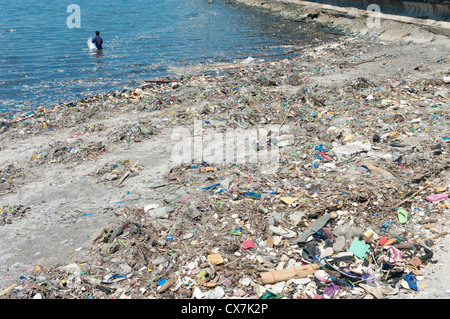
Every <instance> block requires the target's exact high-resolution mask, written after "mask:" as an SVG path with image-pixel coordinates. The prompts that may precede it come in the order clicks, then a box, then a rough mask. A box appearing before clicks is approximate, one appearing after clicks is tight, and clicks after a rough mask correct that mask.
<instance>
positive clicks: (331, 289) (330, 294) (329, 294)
mask: <svg viewBox="0 0 450 319" xmlns="http://www.w3.org/2000/svg"><path fill="white" fill-rule="evenodd" d="M339 289H340V288H339V286H338V285H336V284H334V283H332V284H329V285H328V286H326V287H325V291H324V292H323V295H322V299H333V298H334V296H335V295H336V293H337V292H338V291H339Z"/></svg>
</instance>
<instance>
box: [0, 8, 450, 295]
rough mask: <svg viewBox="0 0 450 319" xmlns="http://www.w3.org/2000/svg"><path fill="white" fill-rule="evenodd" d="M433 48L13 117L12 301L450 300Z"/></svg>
mask: <svg viewBox="0 0 450 319" xmlns="http://www.w3.org/2000/svg"><path fill="white" fill-rule="evenodd" d="M309 18H310V17H309ZM305 19H306V17H305ZM311 23H319V22H317V21H311ZM341 28H342V26H341ZM419 29H420V27H419ZM344 30H345V29H344ZM397 30H398V29H397ZM427 34H428V35H429V36H430V37H429V38H428V40H427V41H425V40H424V41H419V40H418V39H417V38H416V39H413V36H412V35H411V39H406V40H405V39H404V38H403V39H392V38H388V37H386V38H383V37H382V36H380V35H376V34H375V35H374V34H371V33H361V32H359V33H358V32H356V31H355V30H346V31H345V33H344V34H343V35H338V36H336V39H335V41H333V42H331V43H330V42H327V43H323V44H317V45H314V46H305V47H299V48H295V49H294V50H296V51H297V53H298V54H296V56H295V57H293V58H289V59H287V58H284V57H280V59H277V60H275V61H270V62H267V61H264V60H263V59H258V58H253V57H248V59H245V60H243V61H240V62H239V63H229V64H213V65H201V66H192V67H191V68H186V69H179V70H174V72H173V73H174V74H173V76H172V77H170V78H163V79H162V78H161V79H149V80H148V81H145V82H143V83H142V85H140V86H136V87H133V88H125V89H123V90H119V91H115V92H110V93H106V94H102V95H98V96H93V97H90V98H86V99H83V100H80V101H73V102H67V103H66V104H63V105H60V106H58V107H54V108H45V107H42V108H40V109H38V110H36V111H34V112H28V113H24V114H13V115H11V116H9V117H7V116H5V117H3V118H2V119H1V122H0V124H1V126H0V140H1V144H0V157H1V161H0V252H1V255H0V265H1V270H0V276H1V279H0V298H2V299H32V298H36V299H144V298H148V299H230V298H239V299H404V298H407V299H411V298H430V299H431V298H433V299H436V298H448V296H449V289H450V282H449V279H448V275H447V274H448V269H449V262H450V260H449V254H448V249H449V236H448V227H449V218H448V217H449V216H448V204H449V201H448V193H449V187H450V180H449V153H448V150H449V139H450V131H449V82H450V69H449V59H450V56H449V52H450V51H449V42H448V38H447V36H446V35H445V34H442V33H441V34H437V33H433V32H431V31H427ZM421 39H425V37H421ZM269 128H270V130H269ZM269 132H270V133H271V134H268V133H269ZM227 133H231V136H232V137H233V138H234V140H233V142H232V143H231V144H230V145H231V146H230V147H229V148H226V147H225V146H223V145H224V144H222V142H223V138H224V137H225V136H226V134H227ZM253 133H255V134H257V139H253V138H252V137H253V136H254V135H253ZM198 142H199V143H198ZM194 145H195V146H194ZM199 145H200V146H199ZM226 145H227V146H228V144H226ZM243 145H246V147H247V148H245V147H244V148H240V147H241V146H243ZM191 146H192V147H191ZM211 149H213V151H214V152H215V153H214V152H212V151H211ZM224 149H227V150H228V151H229V152H231V153H232V154H234V157H233V156H232V157H227V158H231V159H232V160H228V161H225V160H223V161H221V162H219V161H217V160H216V159H217V158H221V157H220V156H218V154H224V153H225V152H224ZM180 150H185V151H186V150H190V151H192V153H189V154H191V155H192V156H191V157H189V158H192V160H189V161H184V162H182V163H180V162H179V160H180V157H177V155H180V152H179V151H180ZM240 150H246V151H244V152H241V151H240ZM269 150H274V154H275V155H276V156H277V161H276V163H275V162H269V166H268V165H267V163H263V162H262V161H259V160H254V158H253V157H252V156H250V155H255V154H256V156H257V155H258V154H263V153H264V152H266V153H264V154H267V152H268V151H269ZM211 152H212V153H214V156H211V154H212V153H211ZM228 154H229V153H228ZM182 155H183V154H182ZM184 155H186V152H185V153H184ZM183 158H184V159H185V158H186V157H183ZM255 158H259V157H255ZM233 159H234V160H233Z"/></svg>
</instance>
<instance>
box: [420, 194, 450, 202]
mask: <svg viewBox="0 0 450 319" xmlns="http://www.w3.org/2000/svg"><path fill="white" fill-rule="evenodd" d="M425 199H426V200H427V201H429V202H438V201H440V200H443V199H448V195H447V194H446V193H442V194H432V195H429V196H427V197H425Z"/></svg>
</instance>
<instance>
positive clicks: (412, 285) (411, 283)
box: [405, 274, 417, 290]
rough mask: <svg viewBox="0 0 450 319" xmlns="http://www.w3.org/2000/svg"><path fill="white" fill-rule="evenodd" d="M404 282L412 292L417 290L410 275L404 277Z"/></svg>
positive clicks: (414, 279) (414, 281)
mask: <svg viewBox="0 0 450 319" xmlns="http://www.w3.org/2000/svg"><path fill="white" fill-rule="evenodd" d="M405 280H406V282H407V283H408V285H409V288H411V289H412V290H417V279H416V277H414V276H412V275H408V274H407V275H405Z"/></svg>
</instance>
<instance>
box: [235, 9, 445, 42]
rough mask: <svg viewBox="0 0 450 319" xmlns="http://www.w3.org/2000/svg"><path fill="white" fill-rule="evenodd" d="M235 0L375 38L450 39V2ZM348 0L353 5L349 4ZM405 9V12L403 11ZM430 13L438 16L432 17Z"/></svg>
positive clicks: (402, 39) (436, 40)
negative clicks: (376, 8)
mask: <svg viewBox="0 0 450 319" xmlns="http://www.w3.org/2000/svg"><path fill="white" fill-rule="evenodd" d="M235 1H236V2H238V3H241V4H245V5H248V6H252V7H258V8H262V9H265V10H269V11H270V12H272V13H274V14H278V15H280V16H282V17H284V18H287V19H291V20H296V21H314V22H318V23H325V24H328V25H332V26H334V27H337V28H340V29H344V30H348V31H351V32H354V33H358V34H360V35H364V36H370V37H378V38H379V39H380V40H387V41H397V42H398V41H402V42H404V43H409V42H413V43H429V42H448V40H449V38H450V22H449V21H447V20H449V17H448V8H449V3H450V2H448V1H443V0H436V2H439V3H437V4H439V5H442V6H440V7H439V8H440V9H438V7H437V6H436V7H434V6H433V5H434V4H431V3H428V0H427V2H426V3H425V1H422V2H416V1H415V0H412V1H409V2H408V4H411V6H410V8H407V7H403V9H402V7H401V6H402V5H404V2H406V1H404V2H402V1H394V0H382V1H372V0H360V1H359V0H345V1H338V0H313V1H301V0H235ZM319 1H320V2H324V3H320V2H319ZM325 2H330V3H331V2H335V3H339V5H332V4H326V3H325ZM352 2H353V3H354V5H352ZM377 3H378V5H379V7H380V11H379V12H372V11H370V8H369V10H367V9H368V8H367V6H369V4H377ZM383 3H384V4H383ZM427 3H428V5H427ZM387 5H391V7H392V9H390V10H389V9H386V7H385V6H387ZM393 5H396V7H395V8H394V6H393ZM419 8H422V9H419ZM425 8H428V9H425ZM433 8H436V9H433ZM443 8H444V9H443ZM387 12H391V13H387ZM408 12H409V14H407V13H408ZM400 13H402V14H400ZM426 13H427V14H426ZM431 16H434V17H436V18H437V17H441V18H440V19H433V18H431ZM425 17H427V18H425ZM374 19H378V22H379V23H373V22H374ZM370 22H372V24H371V23H370Z"/></svg>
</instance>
